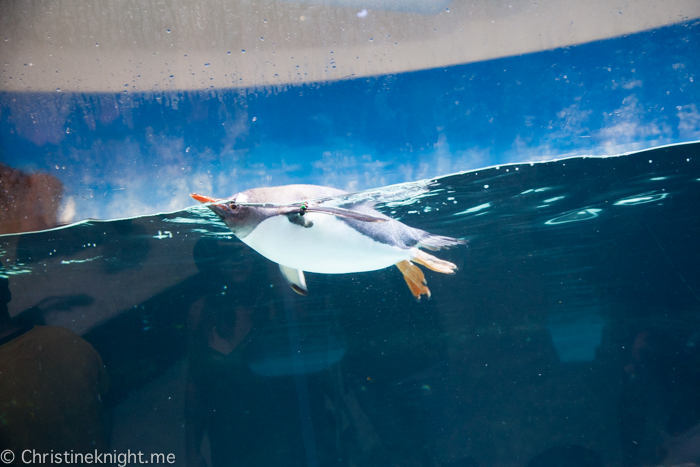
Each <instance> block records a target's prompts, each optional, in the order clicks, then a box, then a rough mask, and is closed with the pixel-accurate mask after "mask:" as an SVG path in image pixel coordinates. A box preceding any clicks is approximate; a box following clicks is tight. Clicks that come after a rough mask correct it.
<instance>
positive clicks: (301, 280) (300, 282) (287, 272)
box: [278, 264, 309, 297]
mask: <svg viewBox="0 0 700 467" xmlns="http://www.w3.org/2000/svg"><path fill="white" fill-rule="evenodd" d="M278 266H279V267H280V272H282V277H284V279H285V280H286V281H287V284H289V286H290V287H291V288H292V290H293V291H295V292H296V293H298V294H299V295H303V296H305V297H306V296H307V295H308V294H309V289H307V288H306V278H305V277H304V271H300V270H298V269H294V268H290V267H287V266H282V265H281V264H279V265H278Z"/></svg>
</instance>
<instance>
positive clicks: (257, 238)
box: [241, 213, 413, 274]
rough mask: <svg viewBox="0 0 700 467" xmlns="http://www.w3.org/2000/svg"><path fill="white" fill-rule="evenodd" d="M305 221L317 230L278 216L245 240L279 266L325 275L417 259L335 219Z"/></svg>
mask: <svg viewBox="0 0 700 467" xmlns="http://www.w3.org/2000/svg"><path fill="white" fill-rule="evenodd" d="M304 217H305V218H306V219H307V220H308V221H311V222H313V226H311V227H302V226H300V225H298V224H294V223H292V222H290V221H289V219H288V218H287V217H286V216H274V217H270V218H268V219H265V220H264V221H263V222H261V223H260V224H258V226H257V227H256V228H255V229H254V230H253V231H252V232H250V233H249V234H248V235H247V236H246V237H244V238H242V239H241V240H242V241H243V242H244V243H245V244H247V245H248V246H250V247H251V248H253V249H254V250H255V251H257V252H258V253H260V254H261V255H263V256H264V257H266V258H267V259H269V260H271V261H274V262H275V263H278V264H282V265H284V266H287V267H290V268H294V269H299V270H302V271H308V272H317V273H323V274H344V273H349V272H363V271H374V270H377V269H384V268H386V267H389V266H391V265H393V264H396V263H398V262H399V261H403V260H405V259H411V258H412V257H413V254H412V252H411V250H410V249H402V248H399V247H396V246H391V245H386V244H384V243H379V242H377V241H375V240H373V239H372V238H370V237H368V236H365V235H363V234H361V233H360V232H358V231H357V230H355V229H353V228H352V227H350V226H349V225H348V224H346V223H344V222H343V221H341V220H338V218H336V217H335V216H332V215H328V214H318V213H306V215H305V216H304Z"/></svg>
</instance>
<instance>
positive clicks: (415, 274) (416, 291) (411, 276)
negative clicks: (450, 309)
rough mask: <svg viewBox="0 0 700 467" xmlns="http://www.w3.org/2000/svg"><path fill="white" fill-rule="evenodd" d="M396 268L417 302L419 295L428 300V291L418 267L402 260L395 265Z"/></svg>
mask: <svg viewBox="0 0 700 467" xmlns="http://www.w3.org/2000/svg"><path fill="white" fill-rule="evenodd" d="M396 267H397V268H399V271H401V274H403V278H404V280H405V281H406V284H407V285H408V288H409V290H410V291H411V293H412V294H413V296H414V297H416V299H417V300H420V298H421V295H425V296H427V297H428V298H430V289H429V288H428V286H427V285H426V281H425V275H424V274H423V271H421V270H420V268H419V267H418V266H416V265H415V264H413V263H412V262H410V261H408V260H404V261H399V262H398V263H396Z"/></svg>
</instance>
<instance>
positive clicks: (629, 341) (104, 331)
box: [0, 143, 700, 467]
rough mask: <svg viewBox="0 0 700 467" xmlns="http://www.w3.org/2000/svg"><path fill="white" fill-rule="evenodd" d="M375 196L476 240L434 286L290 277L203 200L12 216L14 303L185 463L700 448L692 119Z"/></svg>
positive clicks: (690, 452) (9, 251)
mask: <svg viewBox="0 0 700 467" xmlns="http://www.w3.org/2000/svg"><path fill="white" fill-rule="evenodd" d="M210 194H212V195H216V196H226V195H229V194H230V193H210ZM367 200H372V201H374V202H376V203H377V205H376V208H377V209H378V210H379V211H381V212H382V213H384V214H386V215H389V216H391V217H393V218H395V219H399V220H401V222H403V223H405V224H407V225H410V226H412V227H417V228H420V229H423V230H427V231H429V232H431V233H435V234H440V235H447V236H453V237H457V238H462V239H464V240H466V241H467V242H468V243H467V245H466V246H459V247H455V248H452V249H448V250H443V251H439V252H435V255H436V256H438V257H440V258H442V259H445V260H449V261H452V262H454V263H455V264H457V265H458V267H459V270H458V271H457V272H456V274H455V275H442V274H438V273H434V272H431V271H427V272H426V278H427V282H428V286H429V287H430V289H431V291H432V297H431V298H430V299H426V298H423V299H422V300H420V301H418V300H416V299H414V298H413V296H412V295H411V293H410V292H409V290H408V288H407V287H406V284H405V283H404V281H403V279H402V277H401V274H400V273H399V271H398V270H396V268H389V269H385V270H380V271H374V272H367V273H357V274H340V275H323V274H310V273H309V274H307V275H306V279H307V283H308V289H309V295H308V296H307V297H302V296H299V295H297V294H295V293H294V292H293V291H292V290H291V289H290V288H289V287H288V286H287V285H286V283H285V282H284V281H283V280H282V278H281V276H280V273H279V270H278V269H277V266H276V265H275V264H274V263H272V262H270V261H268V260H266V259H265V258H263V257H262V256H260V255H259V254H258V253H256V252H255V251H253V250H252V249H250V248H249V247H247V246H246V245H244V244H242V243H241V242H240V241H239V240H238V239H236V238H235V237H234V236H233V235H232V234H231V232H230V231H229V230H228V229H227V228H226V226H225V225H224V224H223V223H222V222H221V221H220V220H218V218H216V217H215V216H214V215H213V214H212V213H211V212H210V211H209V210H208V209H207V208H206V207H205V206H195V207H192V208H188V209H184V210H181V211H177V212H169V213H161V214H153V215H147V216H140V217H134V218H129V219H122V220H113V221H84V222H81V223H78V224H74V225H70V226H66V227H63V228H59V229H54V230H49V231H43V232H37V233H26V234H17V235H4V236H0V261H1V264H2V268H3V269H2V270H0V272H1V273H2V274H3V275H5V276H6V277H8V278H9V289H10V291H11V293H12V300H11V301H10V303H9V309H10V314H11V315H12V317H13V321H14V322H15V323H17V324H24V325H38V324H46V325H50V326H61V327H64V328H68V329H70V330H72V331H74V332H75V333H77V334H79V335H80V336H82V337H83V338H84V339H85V340H86V341H87V342H89V343H90V344H91V345H92V346H93V347H94V349H95V350H96V351H97V353H98V354H99V356H100V357H101V359H102V362H103V363H104V369H105V370H106V374H107V377H108V381H109V383H108V385H109V389H108V390H105V391H103V397H101V398H100V403H101V404H102V410H103V411H104V412H105V413H108V414H109V415H110V416H109V419H110V420H111V422H110V428H109V430H108V431H109V436H108V438H110V440H111V443H110V449H113V450H117V451H118V450H121V451H126V450H127V449H130V450H131V451H136V450H141V451H143V452H165V453H174V454H175V456H176V459H177V460H178V462H177V464H178V465H196V462H201V461H202V459H206V462H209V463H211V464H210V465H260V466H264V465H266V466H269V465H289V466H297V465H298V466H325V465H339V466H344V465H346V466H351V465H357V466H375V465H376V466H380V465H381V466H386V465H423V466H447V465H452V466H472V467H473V466H491V465H498V466H525V465H530V466H536V465H555V464H554V462H555V461H553V460H551V459H561V458H564V459H566V458H567V456H569V457H568V458H569V460H568V461H564V462H565V463H566V464H565V465H572V466H575V465H591V466H592V465H624V466H627V465H630V466H631V465H635V466H636V465H658V464H660V463H662V462H663V463H664V465H679V464H682V463H684V462H685V463H688V462H695V463H700V447H699V445H700V441H699V440H698V434H697V433H698V431H699V430H700V428H699V427H700V425H699V424H700V391H698V390H697V388H698V384H700V313H699V311H700V268H699V267H698V264H699V263H700V248H699V244H698V243H699V242H698V239H699V238H700V209H698V206H700V143H689V144H680V145H674V146H667V147H660V148H655V149H651V150H646V151H641V152H637V153H630V154H625V155H620V156H611V157H574V158H568V159H561V160H554V161H547V162H539V163H520V164H508V165H502V166H496V167H489V168H484V169H478V170H474V171H469V172H464V173H456V174H452V175H445V176H442V177H438V178H434V179H430V180H426V181H423V182H413V183H408V184H400V185H393V186H390V187H384V188H381V187H378V188H376V189H373V190H368V191H365V192H360V193H356V194H352V195H349V196H348V197H347V199H343V200H341V201H339V202H338V204H340V205H345V206H351V205H352V203H355V202H364V201H367ZM193 204H194V203H193ZM29 332H31V331H29ZM72 381H74V379H73V376H72V374H71V373H66V374H65V376H64V377H63V378H60V377H57V379H56V381H55V384H56V385H58V386H60V385H67V386H70V385H71V384H72ZM57 429H60V428H57ZM545 451H547V454H544V455H543V456H540V457H536V456H537V455H538V454H541V453H543V452H545ZM547 456H550V457H547ZM557 456H560V457H557ZM561 456H563V457H561ZM186 459H187V461H188V462H185V460H186ZM543 459H544V460H543ZM547 459H550V461H549V463H547ZM571 459H574V460H571ZM528 462H530V464H528ZM538 462H539V463H538ZM556 465H559V464H556Z"/></svg>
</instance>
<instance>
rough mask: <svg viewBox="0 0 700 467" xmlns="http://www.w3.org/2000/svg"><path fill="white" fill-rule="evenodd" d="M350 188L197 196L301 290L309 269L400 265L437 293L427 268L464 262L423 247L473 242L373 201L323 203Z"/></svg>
mask: <svg viewBox="0 0 700 467" xmlns="http://www.w3.org/2000/svg"><path fill="white" fill-rule="evenodd" d="M346 194H347V193H346V192H345V191H342V190H338V189H335V188H329V187H324V186H317V185H286V186H279V187H270V188H254V189H251V190H246V191H243V192H241V193H238V194H236V195H234V196H232V197H230V198H224V199H217V198H210V197H208V196H202V195H198V194H196V193H193V194H191V195H190V196H191V197H192V198H194V199H196V200H197V201H200V202H202V203H211V204H209V205H208V207H209V208H210V209H211V210H212V211H214V212H215V213H216V214H217V215H218V216H219V217H220V218H221V219H222V220H223V221H224V223H225V224H226V225H227V226H228V228H229V229H231V231H232V232H233V234H234V235H236V237H238V238H239V239H240V240H241V241H242V242H243V243H245V244H247V245H248V246H250V247H251V248H253V249H254V250H255V251H257V252H258V253H260V254H261V255H263V256H264V257H265V258H267V259H269V260H271V261H274V262H275V263H277V264H278V265H279V267H280V270H281V271H282V275H283V276H284V277H285V279H286V280H287V282H289V285H290V286H291V287H292V289H294V291H295V292H297V293H299V294H301V295H306V294H307V287H306V280H305V278H304V272H303V271H308V272H316V273H323V274H344V273H351V272H364V271H374V270H377V269H384V268H386V267H389V266H391V265H395V266H396V267H398V268H399V271H401V273H402V274H403V277H404V279H405V280H406V283H407V284H408V288H409V289H410V290H411V293H412V294H413V296H414V297H416V298H417V299H420V297H421V295H427V296H428V297H430V289H428V287H427V285H426V281H425V276H424V275H423V271H421V270H420V268H418V266H416V265H415V264H413V262H412V261H415V262H416V263H418V264H422V265H423V266H425V267H427V268H428V269H432V270H433V271H437V272H441V273H443V274H453V273H454V271H455V270H456V269H457V266H456V265H454V264H453V263H450V262H449V261H444V260H441V259H439V258H436V257H435V256H432V255H429V254H428V253H425V252H424V251H421V250H420V249H419V248H421V247H422V248H427V249H430V250H439V249H441V248H446V247H450V246H454V245H460V244H464V243H466V242H465V241H464V240H460V239H456V238H450V237H443V236H440V235H433V234H431V233H428V232H425V231H423V230H419V229H414V228H412V227H409V226H407V225H405V224H402V223H401V222H399V221H397V220H394V219H392V218H390V217H388V216H385V215H384V214H382V213H380V212H378V211H376V210H375V209H374V203H370V202H365V203H359V204H348V205H346V206H347V207H348V208H343V207H334V206H324V205H323V203H322V202H321V201H319V200H321V199H323V198H329V197H339V196H343V195H346Z"/></svg>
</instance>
